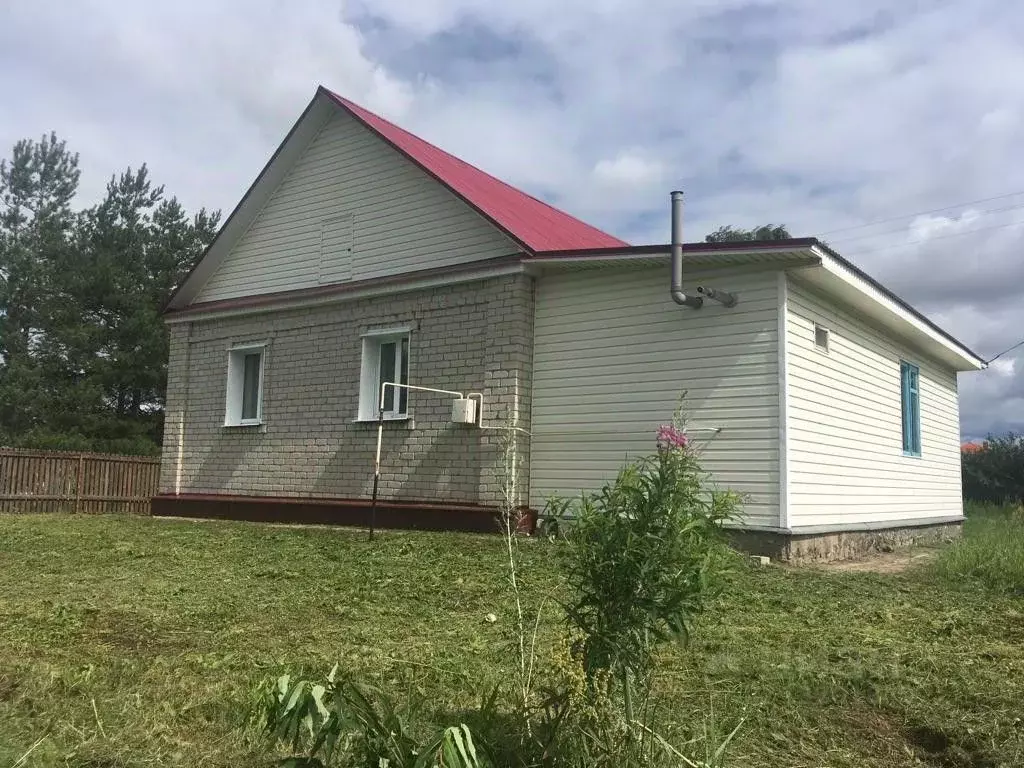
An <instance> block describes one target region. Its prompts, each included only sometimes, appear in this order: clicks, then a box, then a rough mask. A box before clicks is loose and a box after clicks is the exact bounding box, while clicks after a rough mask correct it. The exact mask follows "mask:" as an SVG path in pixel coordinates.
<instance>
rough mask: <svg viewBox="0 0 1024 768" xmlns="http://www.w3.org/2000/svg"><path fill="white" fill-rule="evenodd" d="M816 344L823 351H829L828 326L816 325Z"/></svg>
mask: <svg viewBox="0 0 1024 768" xmlns="http://www.w3.org/2000/svg"><path fill="white" fill-rule="evenodd" d="M814 346H816V347H817V348H818V349H820V350H821V351H822V352H828V328H822V327H821V326H820V325H816V326H814Z"/></svg>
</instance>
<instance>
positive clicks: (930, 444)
mask: <svg viewBox="0 0 1024 768" xmlns="http://www.w3.org/2000/svg"><path fill="white" fill-rule="evenodd" d="M788 293H789V296H788V311H787V326H786V357H787V371H786V378H787V381H788V387H789V399H788V405H787V412H788V415H789V418H788V430H787V436H788V473H789V524H790V527H792V528H799V527H802V526H819V525H859V524H864V523H869V524H870V523H884V522H896V521H900V520H907V519H912V518H918V519H920V518H931V517H948V516H956V515H960V514H962V509H963V508H962V503H961V491H960V418H959V411H958V404H957V382H956V373H955V372H954V371H953V370H951V369H949V368H947V367H946V366H944V365H942V364H939V363H937V362H933V361H931V360H930V359H928V358H925V357H924V356H923V355H922V354H921V353H919V352H917V351H915V350H914V349H913V348H911V347H909V346H908V345H906V344H904V343H902V342H900V341H898V340H895V339H893V338H891V337H890V336H888V335H887V334H886V333H885V332H883V331H880V330H877V329H876V328H875V327H874V326H871V325H868V324H866V323H864V322H863V321H862V320H860V319H858V318H857V317H855V316H853V315H852V314H851V313H849V312H847V311H844V310H842V309H840V308H837V306H836V305H835V304H834V302H832V301H830V300H829V299H827V298H824V297H822V296H819V295H818V294H816V293H814V292H813V291H812V290H810V289H809V288H807V287H806V286H804V285H802V284H800V283H799V282H797V281H794V280H793V279H792V278H790V281H789V291H788ZM815 323H818V324H819V325H823V326H825V327H826V328H828V329H829V331H830V339H829V351H828V353H827V354H826V353H824V352H821V351H819V350H818V349H817V348H815V346H814V324H815ZM901 359H903V360H907V361H908V362H911V363H914V364H915V365H918V366H919V367H920V370H921V376H920V389H921V393H920V402H921V456H920V458H915V457H909V456H904V455H903V441H902V431H901V423H902V421H901V420H902V412H901V405H900V360H901Z"/></svg>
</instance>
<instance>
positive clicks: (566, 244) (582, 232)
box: [324, 88, 628, 252]
mask: <svg viewBox="0 0 1024 768" xmlns="http://www.w3.org/2000/svg"><path fill="white" fill-rule="evenodd" d="M324 91H325V92H326V93H328V94H329V95H330V97H331V98H332V99H334V101H335V102H337V103H338V104H339V105H340V106H342V107H344V108H345V109H346V110H347V111H348V112H349V113H351V114H352V115H353V116H354V117H355V118H356V119H357V120H359V121H360V122H361V123H363V125H365V126H366V127H367V128H369V129H370V130H371V131H373V132H374V133H376V134H378V135H379V136H380V137H381V138H383V139H384V140H385V141H387V142H388V143H389V144H390V145H391V146H393V147H394V148H395V149H397V150H398V151H399V152H401V153H402V154H404V155H405V156H406V157H408V158H409V159H410V160H412V161H413V162H414V163H416V164H417V165H418V166H420V167H421V168H422V169H423V170H425V171H426V172H427V173H429V174H430V175H431V176H433V177H434V178H435V179H437V180H438V181H439V182H441V183H442V184H444V185H445V186H446V187H448V189H450V190H451V191H452V192H454V193H455V194H456V195H458V196H459V197H461V198H462V199H463V200H465V201H466V202H467V203H468V204H469V205H471V206H472V207H473V208H475V209H476V210H477V211H478V212H479V213H480V214H481V215H483V216H484V217H485V218H487V219H489V220H490V221H491V222H492V223H493V224H494V225H495V226H497V227H498V228H499V229H501V230H503V231H504V232H505V233H506V234H507V235H509V236H510V237H511V238H512V239H514V240H516V241H518V242H519V243H520V244H521V245H523V246H524V247H525V248H526V249H527V250H529V251H533V252H538V251H563V250H576V249H579V248H611V247H616V246H623V245H628V243H626V242H625V241H623V240H619V239H618V238H617V237H613V236H612V235H609V234H608V233H607V232H602V231H601V230H599V229H597V228H596V227H592V226H590V225H589V224H587V223H585V222H582V221H580V220H579V219H577V218H574V217H572V216H570V215H569V214H567V213H565V212H563V211H560V210H558V209H557V208H554V207H553V206H550V205H548V204H547V203H545V202H542V201H540V200H538V199H537V198H535V197H533V196H531V195H528V194H526V193H525V192H522V191H520V190H518V189H516V188H515V187H513V186H511V185H509V184H506V183H505V182H503V181H501V180H500V179H496V178H494V177H493V176H491V175H490V174H487V173H484V172H483V171H481V170H480V169H479V168H476V167H475V166H472V165H470V164H469V163H467V162H465V161H464V160H460V159H459V158H457V157H455V156H454V155H450V154H448V153H447V152H445V151H444V150H442V149H438V148H437V147H435V146H434V145H433V144H430V143H428V142H426V141H424V140H423V139H421V138H420V137H418V136H414V135H413V134H411V133H409V132H408V131H406V130H403V129H402V128H399V127H398V126H397V125H395V124H394V123H390V122H388V121H387V120H385V119H384V118H382V117H380V116H379V115H375V114H373V112H370V111H369V110H366V109H363V108H362V107H360V106H359V105H358V104H354V103H352V102H351V101H349V100H348V99H344V98H342V97H341V96H339V95H338V94H336V93H332V92H331V91H329V90H327V89H326V88H325V89H324Z"/></svg>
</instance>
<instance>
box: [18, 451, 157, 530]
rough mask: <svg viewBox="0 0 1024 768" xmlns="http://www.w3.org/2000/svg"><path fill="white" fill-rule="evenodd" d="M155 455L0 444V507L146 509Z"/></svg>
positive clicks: (145, 512) (153, 482)
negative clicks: (112, 454)
mask: <svg viewBox="0 0 1024 768" xmlns="http://www.w3.org/2000/svg"><path fill="white" fill-rule="evenodd" d="M159 477H160V459H156V458H149V457H143V456H107V455H104V454H99V453H65V452H58V451H26V450H20V449H11V448H0V513H11V512H14V513H31V512H86V513H96V512H120V513H126V514H142V515H148V514H149V501H150V499H151V498H152V497H153V495H154V494H155V493H156V491H157V485H158V483H159Z"/></svg>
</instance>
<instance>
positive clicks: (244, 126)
mask: <svg viewBox="0 0 1024 768" xmlns="http://www.w3.org/2000/svg"><path fill="white" fill-rule="evenodd" d="M1022 39H1024V6H1021V7H1018V4H1017V3H1012V2H1007V0H899V1H898V2H894V1H893V0H887V1H885V2H882V1H881V0H860V1H859V2H857V3H852V2H851V3H828V2H821V0H764V1H763V2H741V1H739V0H649V1H648V2H637V0H586V1H585V2H584V1H583V0H559V1H558V2H552V0H515V1H514V2H507V1H506V0H500V1H497V0H415V2H412V0H356V1H351V0H346V1H341V0H246V2H241V0H238V1H236V2H209V0H207V1H206V2H196V1H195V0H179V1H178V2H174V3H159V4H156V3H140V2H131V1H130V0H76V2H65V1H64V0H5V1H4V2H3V3H2V7H0V88H2V92H3V94H4V99H3V107H2V108H0V153H2V154H4V155H6V154H7V153H8V152H9V147H10V146H11V145H12V144H13V143H14V141H16V140H17V139H19V138H23V137H38V136H39V135H40V134H42V133H43V132H44V131H50V130H56V131H57V132H58V134H59V135H60V136H61V137H62V138H65V139H66V140H67V141H68V143H69V145H71V147H72V148H73V149H74V150H76V151H78V152H79V153H80V154H81V167H82V169H83V183H82V202H83V204H85V203H88V202H92V201H94V200H95V199H96V198H97V197H98V196H99V195H100V194H101V193H102V189H103V186H104V184H105V182H106V179H107V178H108V177H109V176H110V174H112V173H114V172H116V171H119V170H122V169H123V168H124V167H125V166H128V165H133V166H137V165H139V164H140V163H142V162H146V163H148V164H149V166H150V169H151V171H152V174H153V177H154V178H155V179H156V180H157V181H160V182H162V183H164V184H166V186H167V188H168V190H169V191H170V192H173V193H174V194H176V195H177V196H178V197H179V198H180V199H181V200H182V201H183V202H184V203H185V204H186V205H187V206H189V207H190V208H197V207H199V206H203V205H205V206H208V207H213V208H223V209H226V210H230V209H231V208H232V207H233V206H234V204H235V203H236V202H237V200H238V198H239V196H240V195H241V193H242V192H243V191H244V190H245V189H246V188H247V186H248V185H249V183H250V182H251V181H252V179H253V178H254V176H255V175H256V173H257V172H258V171H259V169H260V168H261V167H262V165H263V163H264V162H265V161H266V159H267V157H268V156H269V154H270V153H271V152H272V151H273V149H274V147H276V145H277V144H278V142H279V141H280V140H281V138H282V137H283V136H284V134H285V132H286V131H287V130H288V128H289V127H290V125H291V124H292V122H293V121H294V120H295V118H296V117H297V116H298V114H299V112H300V111H301V110H302V108H303V107H304V106H305V104H306V103H307V102H308V101H309V99H310V98H311V97H312V95H313V92H314V90H315V88H316V85H317V84H318V83H323V84H324V85H326V86H328V87H330V88H332V89H333V90H335V91H337V92H339V93H341V94H343V95H346V96H348V97H349V98H351V99H353V100H355V101H357V102H359V103H361V104H363V105H364V106H366V107H368V108H370V109H373V110H375V111H378V112H381V113H383V114H384V115H385V116H387V117H389V118H391V119H392V120H395V121H396V122H398V123H399V124H401V125H403V126H404V127H407V128H409V129H411V130H413V131H415V132H417V133H419V134H421V135H423V136H424V137H425V138H427V139H428V140H430V141H433V142H434V143H436V144H439V145H440V146H442V147H444V148H445V149H447V150H449V151H451V152H454V153H455V154H458V155H460V156H462V157H464V158H466V159H467V160H469V161H470V162H473V163H475V164H477V165H479V166H481V167H482V168H484V169H485V170H487V171H489V172H491V173H494V174H495V175H497V176H500V177H502V178H504V179H506V180H508V181H510V182H512V183H514V184H516V185H518V186H521V187H523V188H524V189H526V190H528V191H530V192H532V193H534V194H536V195H538V196H541V197H544V198H545V199H547V200H549V201H551V202H553V203H554V204H556V205H558V206H560V207H563V208H565V209H566V210H568V211H570V212H572V213H574V214H576V215H578V216H580V217H582V218H584V219H586V220H588V221H590V222H592V223H594V224H596V225H598V226H600V227H602V228H604V229H606V230H608V231H610V232H612V233H614V234H617V235H619V236H620V237H623V238H625V239H627V240H629V241H630V242H634V243H643V242H665V241H666V240H667V232H666V229H667V219H666V204H667V192H668V191H669V190H670V189H673V188H682V189H685V190H686V191H687V205H688V231H689V238H688V239H694V240H697V239H701V237H702V236H703V234H705V233H706V232H708V231H710V230H711V229H714V228H715V227H717V226H719V225H722V224H733V225H741V226H742V225H754V224H760V223H766V222H775V223H784V224H786V225H787V226H788V227H789V229H790V231H791V232H793V233H794V234H795V235H799V236H803V235H821V236H824V238H825V239H826V240H828V241H829V243H831V244H832V245H833V247H835V248H836V249H837V250H839V251H840V252H841V253H842V254H843V255H845V256H847V257H848V258H850V259H852V260H853V261H855V262H856V263H857V264H859V265H860V266H861V267H863V268H864V269H866V270H867V271H869V272H870V273H872V274H873V275H874V276H876V277H878V278H879V279H881V280H882V281H883V282H885V283H886V284H887V285H888V286H890V287H891V288H892V289H894V290H895V291H896V292H897V293H899V294H900V295H902V296H904V297H905V298H907V299H908V300H910V301H911V302H912V303H914V304H915V305H916V306H918V307H919V308H921V309H922V310H923V311H925V312H926V313H928V314H929V315H930V316H931V317H932V318H933V319H935V320H936V321H938V322H939V323H940V324H942V325H943V326H944V327H946V328H947V329H949V330H950V331H951V332H952V333H953V334H954V335H956V336H958V337H959V338H961V339H962V340H963V341H964V342H965V343H967V344H968V345H969V346H971V347H972V348H973V349H975V350H976V351H978V352H979V353H980V354H982V355H983V356H986V357H989V356H992V355H994V354H995V353H996V352H998V351H1000V350H1002V349H1004V348H1006V347H1008V346H1010V345H1011V344H1013V343H1015V342H1017V341H1019V340H1020V339H1022V338H1024V302H1022V301H1021V298H1022V288H1024V258H1022V257H1021V251H1022V246H1024V163H1020V162H1018V157H1019V156H1018V154H1017V152H1018V151H1019V150H1020V149H1021V148H1024V85H1022V80H1021V76H1020V73H1021V72H1024V46H1022V45H1021V44H1020V41H1021V40H1022ZM940 209H941V210H940ZM868 225H871V226H868ZM1022 369H1024V349H1022V350H1019V354H1010V355H1007V356H1006V357H1005V358H1003V360H1001V361H998V362H997V363H996V364H995V365H993V366H992V368H991V369H990V370H988V371H986V372H984V373H976V374H967V375H963V376H962V377H961V391H962V393H963V396H962V405H961V407H962V414H963V427H964V434H965V436H966V437H973V436H979V435H984V434H985V433H986V432H987V431H989V430H1004V429H1007V428H1015V429H1017V430H1024V375H1019V373H1018V372H1020V371H1021V370H1022Z"/></svg>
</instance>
